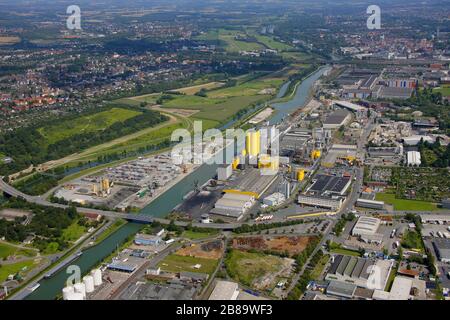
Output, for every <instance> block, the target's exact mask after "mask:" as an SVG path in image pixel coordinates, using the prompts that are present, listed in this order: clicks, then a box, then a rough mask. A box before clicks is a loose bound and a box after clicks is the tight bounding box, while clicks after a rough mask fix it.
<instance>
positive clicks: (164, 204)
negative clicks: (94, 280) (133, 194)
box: [26, 67, 328, 300]
mask: <svg viewBox="0 0 450 320" xmlns="http://www.w3.org/2000/svg"><path fill="white" fill-rule="evenodd" d="M326 70H328V67H322V68H320V69H319V70H317V71H316V72H314V73H313V74H311V75H310V76H309V77H308V78H306V79H305V80H303V82H302V83H301V84H299V85H298V86H297V88H296V91H295V94H294V96H293V98H292V99H291V100H289V101H288V102H283V103H274V104H272V106H273V107H274V108H275V109H276V111H277V112H276V113H275V115H274V116H273V117H272V118H271V119H270V123H272V124H276V123H279V122H280V121H281V120H282V119H284V118H285V117H286V116H287V115H288V114H289V113H292V112H293V111H295V110H297V109H298V108H299V107H300V106H303V105H304V104H305V103H306V102H307V101H308V97H309V94H310V90H311V88H312V86H313V85H314V82H315V81H316V80H318V79H319V78H320V77H321V76H322V75H323V74H324V73H325V72H326ZM288 86H289V83H285V84H284V85H283V86H282V87H281V88H280V92H279V94H278V97H282V96H283V95H284V93H285V92H286V90H287V88H288ZM217 156H218V157H221V156H223V155H222V154H219V155H217ZM216 170H217V165H206V164H205V165H202V166H201V167H199V168H198V169H197V170H196V171H194V172H193V173H191V174H190V175H189V176H187V177H185V178H184V179H183V180H181V181H180V182H178V183H177V184H176V185H175V186H173V187H172V188H170V189H169V190H168V191H166V192H165V193H164V194H162V195H161V196H159V197H158V198H157V199H155V200H154V201H153V202H152V203H150V204H149V205H148V206H147V207H145V208H144V209H143V210H142V211H141V214H148V215H152V216H155V217H164V216H165V215H167V214H168V213H170V212H171V211H172V209H173V208H175V207H176V206H177V205H179V204H180V203H181V202H182V201H183V197H184V196H185V195H186V194H187V193H188V192H189V191H191V190H192V189H193V187H194V185H195V183H198V185H200V186H201V185H202V184H204V183H206V182H207V181H208V180H209V179H211V178H212V177H214V175H215V174H216ZM142 227H143V225H141V224H137V223H127V224H126V225H124V226H123V227H121V228H120V229H119V230H117V231H116V232H114V233H112V234H111V235H110V236H109V237H108V238H106V239H105V240H103V241H102V242H101V243H99V244H98V245H96V246H94V247H91V248H89V249H87V250H85V251H83V255H81V256H80V257H79V258H78V259H76V260H74V261H73V262H72V263H71V264H72V265H77V266H79V267H80V269H81V272H82V274H85V273H87V272H88V271H90V270H91V269H92V268H94V267H95V266H96V265H98V263H100V262H101V261H102V260H103V259H105V258H106V257H108V256H109V255H110V254H111V253H112V252H114V250H116V248H117V247H118V246H120V245H121V244H122V243H124V242H125V241H126V240H127V238H128V237H129V236H131V235H133V234H135V233H137V232H138V231H139V230H140V229H141V228H142ZM67 278H68V274H66V268H63V269H61V271H59V272H57V273H56V274H55V275H53V277H52V278H50V279H43V280H41V281H40V282H39V283H40V287H39V288H38V289H36V290H35V291H34V292H33V293H31V294H30V295H29V296H28V297H27V298H26V299H27V300H52V299H54V298H55V297H56V296H57V295H58V294H60V293H61V290H62V288H63V287H64V286H65V282H66V279H67Z"/></svg>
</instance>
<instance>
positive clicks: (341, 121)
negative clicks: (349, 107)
mask: <svg viewBox="0 0 450 320" xmlns="http://www.w3.org/2000/svg"><path fill="white" fill-rule="evenodd" d="M351 119H352V116H351V113H350V112H348V111H346V110H336V111H334V112H333V113H332V114H331V115H329V116H328V117H327V118H326V120H325V121H324V122H323V128H324V129H339V128H340V127H341V126H345V125H347V124H348V123H349V122H350V121H351Z"/></svg>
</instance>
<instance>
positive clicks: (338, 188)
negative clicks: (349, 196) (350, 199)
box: [307, 174, 351, 196]
mask: <svg viewBox="0 0 450 320" xmlns="http://www.w3.org/2000/svg"><path fill="white" fill-rule="evenodd" d="M313 181H314V183H313V184H312V185H311V186H310V187H309V188H308V189H307V192H308V193H314V194H318V195H321V196H326V195H337V196H342V195H344V194H345V193H346V192H347V190H348V188H349V187H350V184H351V179H350V177H336V176H330V175H325V174H318V175H316V176H315V177H314V179H313Z"/></svg>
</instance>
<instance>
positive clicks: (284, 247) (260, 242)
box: [232, 236, 314, 256]
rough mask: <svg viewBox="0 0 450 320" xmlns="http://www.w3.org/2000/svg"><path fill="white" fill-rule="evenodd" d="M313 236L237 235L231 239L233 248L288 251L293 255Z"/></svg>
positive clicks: (304, 246) (303, 247) (302, 248)
mask: <svg viewBox="0 0 450 320" xmlns="http://www.w3.org/2000/svg"><path fill="white" fill-rule="evenodd" d="M313 238H314V237H307V236H305V237H303V236H291V237H290V236H275V237H273V236H272V237H263V236H260V237H239V238H234V239H233V245H232V246H233V248H235V249H241V250H249V249H255V250H262V251H264V250H271V251H278V252H285V251H287V252H289V255H291V256H292V255H295V254H298V253H300V252H302V251H303V250H305V248H306V246H307V245H308V243H309V242H311V240H313Z"/></svg>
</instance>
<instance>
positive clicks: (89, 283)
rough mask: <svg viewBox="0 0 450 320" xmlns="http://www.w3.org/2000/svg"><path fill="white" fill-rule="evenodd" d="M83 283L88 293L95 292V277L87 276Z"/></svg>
mask: <svg viewBox="0 0 450 320" xmlns="http://www.w3.org/2000/svg"><path fill="white" fill-rule="evenodd" d="M83 283H84V286H85V288H86V293H91V292H94V277H93V276H85V277H84V278H83Z"/></svg>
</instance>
